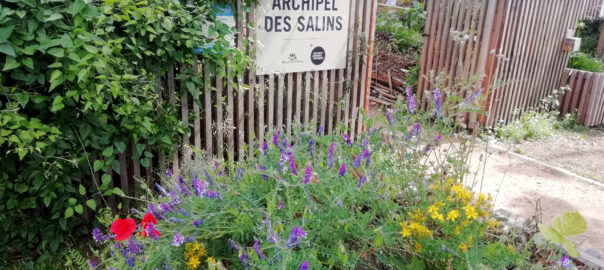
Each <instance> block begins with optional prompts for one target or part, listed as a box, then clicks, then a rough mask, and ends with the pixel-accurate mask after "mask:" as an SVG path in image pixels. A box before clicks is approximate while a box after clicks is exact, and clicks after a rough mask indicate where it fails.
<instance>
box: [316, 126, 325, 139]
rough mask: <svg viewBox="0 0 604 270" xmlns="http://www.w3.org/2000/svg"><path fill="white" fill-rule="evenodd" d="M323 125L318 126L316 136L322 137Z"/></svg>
mask: <svg viewBox="0 0 604 270" xmlns="http://www.w3.org/2000/svg"><path fill="white" fill-rule="evenodd" d="M323 129H324V128H323V125H321V126H319V131H318V132H317V136H321V135H323Z"/></svg>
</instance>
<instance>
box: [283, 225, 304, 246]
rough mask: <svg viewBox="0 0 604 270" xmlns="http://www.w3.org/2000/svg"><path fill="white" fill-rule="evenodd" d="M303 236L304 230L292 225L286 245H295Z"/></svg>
mask: <svg viewBox="0 0 604 270" xmlns="http://www.w3.org/2000/svg"><path fill="white" fill-rule="evenodd" d="M304 237H306V232H305V231H304V229H302V228H301V227H298V226H294V228H293V229H292V230H291V231H290V232H289V241H288V242H287V247H291V246H294V247H297V246H298V245H299V244H300V243H299V242H300V239H301V238H304Z"/></svg>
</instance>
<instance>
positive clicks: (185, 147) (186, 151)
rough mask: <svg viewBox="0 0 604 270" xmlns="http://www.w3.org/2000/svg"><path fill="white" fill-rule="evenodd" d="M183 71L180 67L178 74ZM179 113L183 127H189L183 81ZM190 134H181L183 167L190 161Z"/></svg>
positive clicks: (187, 95)
mask: <svg viewBox="0 0 604 270" xmlns="http://www.w3.org/2000/svg"><path fill="white" fill-rule="evenodd" d="M184 71H185V66H184V65H182V66H181V67H180V72H184ZM180 112H181V121H182V124H183V125H184V126H185V127H189V93H188V90H187V87H186V86H185V83H184V81H181V82H180ZM190 139H191V133H189V132H184V133H183V134H182V165H183V166H185V165H186V164H188V163H189V161H190V160H191V150H190V148H189V145H190V144H191V141H190Z"/></svg>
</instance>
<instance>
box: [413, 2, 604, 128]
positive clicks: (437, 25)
mask: <svg viewBox="0 0 604 270" xmlns="http://www.w3.org/2000/svg"><path fill="white" fill-rule="evenodd" d="M426 5H427V12H428V16H427V21H426V27H425V31H424V32H425V37H424V47H423V51H422V56H421V62H420V66H421V68H420V80H419V83H418V96H420V97H421V96H425V95H424V92H425V91H429V90H431V89H433V88H435V87H437V86H440V85H443V84H444V85H445V87H447V84H448V83H450V81H451V80H453V79H458V80H459V79H462V80H463V79H468V78H470V77H471V76H474V75H478V76H480V78H481V79H482V80H481V82H480V83H479V84H477V85H476V86H475V88H482V89H487V90H488V96H487V100H486V101H485V102H484V103H483V110H484V111H486V112H488V113H487V114H486V115H482V116H479V117H478V120H479V121H480V123H481V124H483V125H485V126H490V127H492V126H495V125H496V124H497V123H499V122H508V121H510V120H512V119H513V118H514V117H515V116H516V115H517V114H516V113H515V112H518V111H519V112H523V111H526V110H527V109H530V108H534V107H536V106H537V103H538V101H539V100H540V99H542V98H543V97H545V96H547V95H549V94H550V93H551V91H552V90H553V89H554V88H557V87H559V81H560V78H561V76H562V74H563V72H564V70H565V67H566V65H567V62H568V54H569V51H568V50H563V48H564V43H565V39H566V37H567V33H568V32H569V30H570V31H574V29H575V28H576V23H577V22H578V20H579V19H582V18H589V17H590V16H595V15H594V14H596V10H598V11H599V7H600V0H428V1H427V4H426ZM441 72H443V73H445V74H447V75H448V78H450V79H449V80H445V81H444V82H443V81H440V82H438V83H435V82H434V80H433V79H431V76H430V74H438V73H441ZM470 91H471V90H470ZM468 94H469V93H468ZM424 104H425V103H424ZM474 119H476V118H474V117H472V118H470V119H467V120H468V121H469V122H470V124H471V125H470V126H472V124H473V120H474Z"/></svg>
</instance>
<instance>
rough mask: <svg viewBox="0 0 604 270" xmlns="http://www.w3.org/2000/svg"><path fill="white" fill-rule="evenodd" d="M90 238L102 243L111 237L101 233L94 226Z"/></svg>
mask: <svg viewBox="0 0 604 270" xmlns="http://www.w3.org/2000/svg"><path fill="white" fill-rule="evenodd" d="M92 238H94V240H95V241H96V242H97V243H99V244H102V243H104V242H105V241H107V240H108V239H109V238H111V236H109V235H105V234H103V233H102V232H101V230H99V229H98V228H94V230H92Z"/></svg>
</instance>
